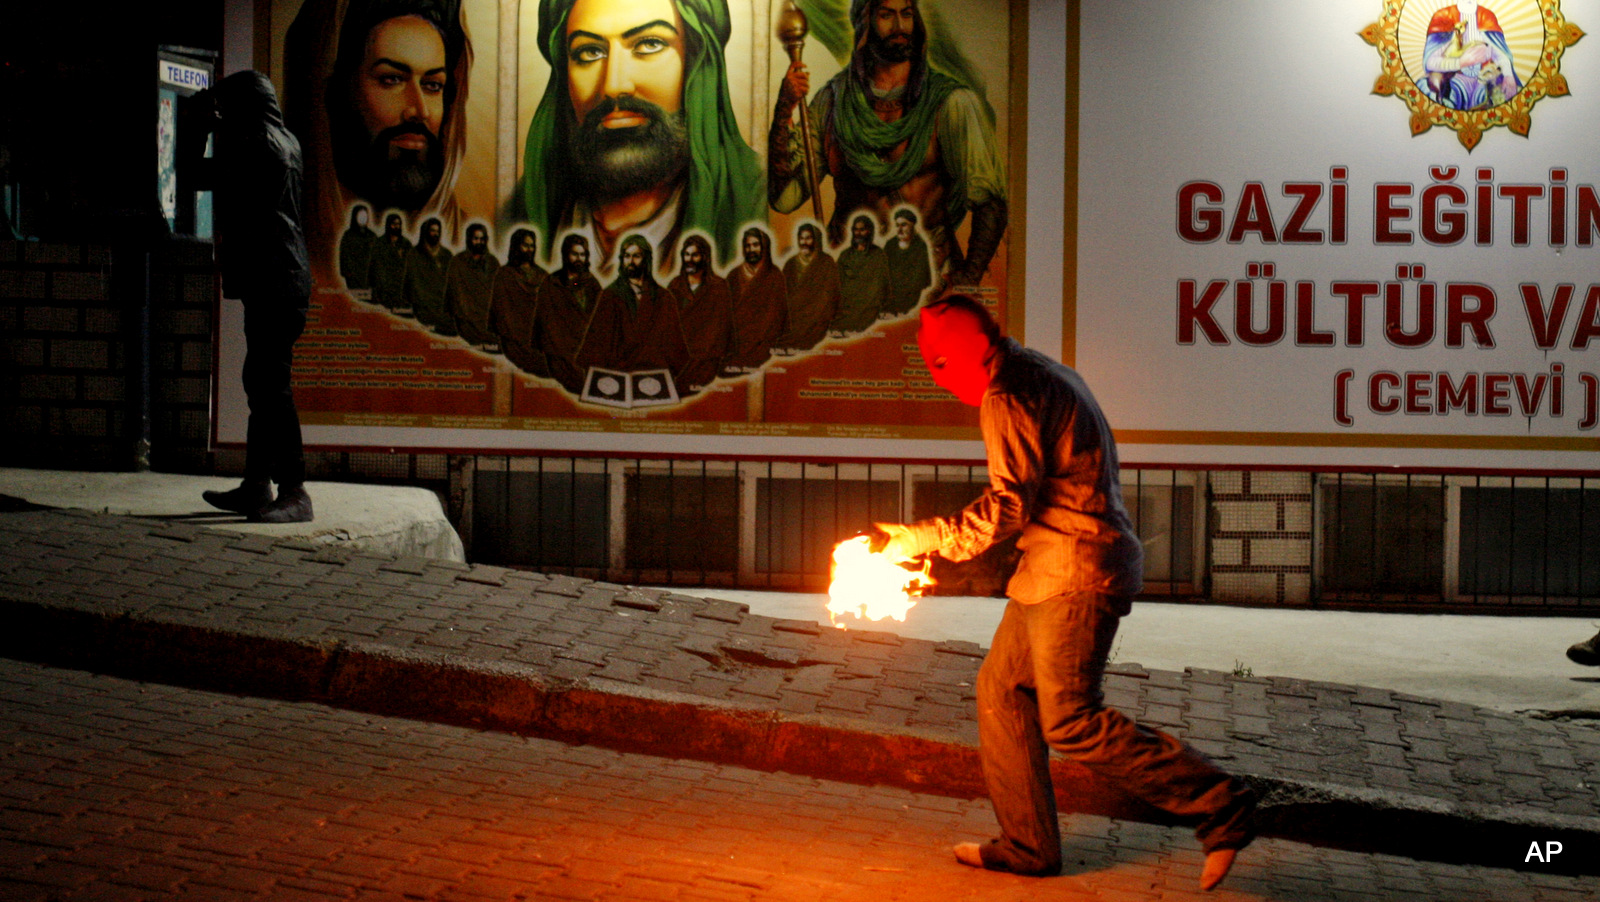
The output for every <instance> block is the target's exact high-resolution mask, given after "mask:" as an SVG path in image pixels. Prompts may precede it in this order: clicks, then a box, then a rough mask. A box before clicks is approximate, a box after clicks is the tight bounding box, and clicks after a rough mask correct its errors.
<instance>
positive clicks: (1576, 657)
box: [1567, 633, 1600, 667]
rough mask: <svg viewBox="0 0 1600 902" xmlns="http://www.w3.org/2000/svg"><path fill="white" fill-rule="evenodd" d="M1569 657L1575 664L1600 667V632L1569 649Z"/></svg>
mask: <svg viewBox="0 0 1600 902" xmlns="http://www.w3.org/2000/svg"><path fill="white" fill-rule="evenodd" d="M1567 657H1569V658H1571V659H1572V661H1573V663H1575V664H1582V665H1583V666H1585V667H1600V633H1595V634H1594V636H1593V637H1592V638H1590V639H1588V640H1586V641H1584V642H1579V643H1578V644H1577V645H1574V646H1572V647H1571V648H1569V649H1567Z"/></svg>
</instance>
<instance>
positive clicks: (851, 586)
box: [828, 536, 933, 629]
mask: <svg viewBox="0 0 1600 902" xmlns="http://www.w3.org/2000/svg"><path fill="white" fill-rule="evenodd" d="M908 563H913V561H912V559H911V558H908V557H900V558H895V557H890V556H889V555H887V554H884V553H882V552H874V551H873V550H872V540H871V538H870V537H868V536H856V537H855V538H853V539H846V540H844V541H843V542H840V543H839V544H838V545H835V546H834V548H833V582H831V583H829V584H828V620H829V621H830V622H832V623H833V625H834V626H836V627H838V628H840V629H844V624H842V623H840V622H839V618H840V617H841V616H843V615H845V614H854V615H856V616H857V617H860V618H862V619H865V620H882V619H883V618H885V617H893V618H894V619H896V620H899V621H901V622H902V623H903V622H905V619H906V612H907V611H910V610H911V608H912V606H914V605H915V604H916V601H915V600H914V599H915V597H916V596H918V595H921V594H922V593H923V590H924V589H926V588H927V587H928V586H931V585H933V576H932V575H931V571H932V566H933V562H932V560H929V559H924V560H923V562H922V564H921V569H919V570H912V569H908V568H907V567H906V566H904V565H906V564H908Z"/></svg>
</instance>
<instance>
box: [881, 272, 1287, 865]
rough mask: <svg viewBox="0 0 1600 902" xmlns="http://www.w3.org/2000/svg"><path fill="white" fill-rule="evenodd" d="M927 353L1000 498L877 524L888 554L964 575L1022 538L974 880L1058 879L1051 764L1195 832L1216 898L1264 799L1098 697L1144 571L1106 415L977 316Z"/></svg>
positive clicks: (987, 666)
mask: <svg viewBox="0 0 1600 902" xmlns="http://www.w3.org/2000/svg"><path fill="white" fill-rule="evenodd" d="M920 315H921V319H922V322H921V327H920V328H919V329H918V331H917V345H918V347H919V349H920V350H921V352H922V359H923V361H924V362H925V363H926V364H927V366H928V371H929V372H930V373H931V374H932V376H933V380H934V381H935V382H937V383H938V384H939V385H940V386H942V387H944V388H946V389H948V390H950V391H951V392H953V393H954V394H955V395H956V397H957V398H960V399H961V401H962V402H963V403H966V404H970V405H972V406H974V407H977V408H979V410H980V413H979V425H980V427H981V428H982V430H983V444H984V448H985V450H986V452H987V455H988V465H989V488H988V489H987V490H985V491H984V493H983V494H982V495H981V496H979V497H978V499H977V500H975V501H973V502H972V503H971V504H969V505H967V507H966V508H964V509H962V510H960V511H958V512H956V513H954V514H951V515H949V516H945V517H934V518H932V519H928V520H922V521H919V522H917V523H912V524H909V525H900V524H890V523H880V524H877V528H878V530H879V532H880V536H879V544H881V545H884V546H885V547H887V549H888V550H889V551H890V552H891V553H894V552H898V553H901V554H905V555H908V556H913V557H914V556H918V555H922V554H926V553H928V552H933V551H937V552H939V553H940V554H942V555H943V556H944V557H946V558H949V559H951V560H957V561H960V560H967V559H969V558H972V557H973V556H975V555H977V554H980V553H981V552H983V551H984V550H985V549H987V548H988V547H989V546H991V545H993V544H994V543H996V542H999V541H1002V540H1004V539H1006V538H1009V537H1010V536H1012V535H1016V534H1017V533H1021V538H1020V539H1019V540H1018V542H1017V547H1018V548H1019V549H1020V550H1021V551H1022V559H1021V562H1020V563H1019V564H1018V566H1017V572H1016V574H1015V575H1014V576H1013V577H1012V578H1011V582H1010V583H1009V584H1008V585H1007V587H1006V594H1007V595H1009V596H1010V599H1011V600H1010V603H1009V604H1007V606H1006V610H1005V615H1004V616H1003V617H1002V619H1001V621H1000V626H999V627H998V628H997V629H996V630H995V634H994V640H993V642H992V643H991V647H990V649H989V654H988V657H987V658H986V659H985V660H984V662H983V667H982V668H981V669H980V670H979V672H978V687H977V690H978V734H979V740H980V750H979V753H980V757H981V758H982V761H983V773H984V780H985V783H986V784H987V786H988V790H989V798H990V801H991V802H992V803H993V805H994V810H995V817H996V819H997V820H998V821H999V822H1000V834H1001V835H1000V837H999V838H998V839H993V840H990V841H989V842H988V843H986V844H983V845H979V844H977V843H962V844H961V845H958V846H956V847H955V855H956V858H957V859H958V860H960V861H961V863H963V864H967V865H971V866H973V867H981V868H988V869H990V870H996V871H1010V872H1013V873H1017V874H1029V875H1035V876H1047V875H1054V874H1058V873H1060V872H1061V825H1060V822H1059V821H1058V820H1057V815H1056V805H1055V793H1054V790H1053V789H1052V787H1051V783H1050V769H1049V750H1050V749H1052V748H1054V749H1055V750H1056V751H1058V752H1060V753H1061V754H1063V755H1065V756H1067V757H1069V758H1071V759H1073V760H1074V761H1077V762H1078V763H1080V764H1082V765H1083V766H1084V767H1086V768H1088V769H1089V770H1090V771H1091V772H1092V773H1094V774H1095V775H1096V776H1098V777H1100V778H1102V779H1104V780H1106V781H1107V782H1109V783H1112V784H1114V785H1116V786H1118V787H1120V788H1122V789H1123V790H1125V791H1127V792H1129V793H1130V794H1132V795H1134V796H1136V797H1138V798H1140V799H1143V800H1144V801H1146V802H1149V803H1150V804H1152V805H1155V806H1156V807H1158V808H1161V809H1162V810H1165V811H1168V812H1170V813H1172V814H1174V815H1178V816H1179V817H1182V818H1185V819H1187V820H1190V821H1193V822H1195V823H1196V824H1197V827H1196V831H1195V832H1196V835H1197V836H1198V837H1199V839H1200V842H1201V844H1202V845H1203V846H1204V848H1205V850H1206V862H1205V868H1204V870H1203V871H1202V873H1201V877H1200V885H1201V888H1202V889H1208V890H1209V889H1211V888H1212V887H1215V886H1216V885H1217V884H1218V883H1220V882H1221V881H1222V878H1223V877H1225V876H1226V875H1227V873H1228V869H1229V868H1230V867H1231V866H1232V865H1233V859H1234V855H1235V853H1236V852H1237V851H1238V850H1239V849H1241V848H1243V847H1244V846H1245V845H1246V844H1248V843H1249V842H1250V840H1251V839H1252V838H1253V830H1252V827H1251V816H1252V812H1253V811H1254V809H1255V795H1254V793H1253V792H1252V791H1251V790H1250V789H1249V787H1247V786H1246V785H1245V784H1244V783H1242V782H1241V781H1239V780H1238V779H1236V778H1233V777H1230V776H1229V775H1228V774H1226V773H1224V772H1223V771H1221V770H1219V769H1218V768H1217V767H1216V766H1215V765H1214V764H1212V763H1211V762H1210V761H1209V760H1207V759H1206V758H1205V756H1203V755H1202V754H1200V753H1199V752H1198V751H1196V750H1194V749H1193V748H1190V747H1189V746H1187V745H1185V744H1184V743H1182V742H1180V741H1178V740H1177V739H1174V738H1173V737H1171V736H1168V735H1166V734H1165V733H1161V732H1158V731H1156V730H1152V729H1149V728H1147V727H1141V726H1139V725H1138V724H1136V723H1135V722H1134V721H1133V720H1131V719H1129V718H1128V717H1127V716H1125V715H1123V714H1122V713H1121V712H1119V711H1116V710H1115V709H1112V708H1107V707H1105V705H1104V703H1103V696H1102V693H1101V689H1100V683H1101V678H1102V676H1103V675H1104V672H1105V666H1106V661H1107V659H1108V658H1109V656H1110V652H1111V646H1112V640H1113V639H1114V638H1115V637H1116V633H1117V624H1118V621H1119V620H1120V619H1121V618H1122V617H1123V616H1124V615H1126V614H1127V613H1128V611H1129V609H1130V607H1131V603H1132V600H1133V596H1134V595H1135V594H1136V593H1137V592H1138V591H1139V589H1140V588H1141V586H1142V572H1143V562H1144V554H1143V551H1142V549H1141V547H1140V544H1139V539H1138V537H1137V536H1136V535H1135V534H1134V530H1133V524H1132V522H1131V521H1130V520H1129V518H1128V513H1127V510H1126V508H1124V507H1123V504H1122V491H1121V489H1120V488H1119V486H1118V477H1117V449H1116V443H1115V442H1114V441H1113V440H1112V436H1111V427H1110V426H1109V425H1107V423H1106V419H1105V416H1104V415H1103V414H1102V413H1101V412H1100V406H1099V405H1098V404H1097V403H1096V402H1095V399H1094V396H1093V395H1092V394H1090V392H1089V387H1088V385H1086V384H1085V383H1084V381H1083V378H1082V377H1081V376H1079V375H1078V374H1077V373H1076V372H1074V371H1073V370H1071V369H1069V368H1068V367H1065V366H1062V365H1061V364H1059V363H1057V362H1055V361H1053V360H1051V359H1049V358H1048V357H1046V356H1044V355H1043V354H1040V353H1039V352H1037V351H1033V350H1029V349H1027V348H1024V347H1022V346H1021V345H1019V344H1017V343H1016V342H1015V341H1013V340H1011V339H1009V338H1004V337H1002V336H1001V334H1000V327H999V326H998V325H997V324H996V323H995V321H994V319H993V318H992V317H991V316H990V315H989V312H988V311H987V310H986V309H985V308H984V307H983V306H982V305H981V304H979V303H978V302H977V301H974V300H973V299H971V298H969V297H965V296H962V295H952V296H950V297H947V298H944V299H942V300H940V301H938V302H936V303H934V304H931V305H929V306H927V307H925V308H923V309H922V311H921V314H920Z"/></svg>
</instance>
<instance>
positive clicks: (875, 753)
mask: <svg viewBox="0 0 1600 902" xmlns="http://www.w3.org/2000/svg"><path fill="white" fill-rule="evenodd" d="M8 594H9V597H6V598H0V655H4V656H7V657H12V658H17V659H22V660H29V661H34V662H37V663H41V664H48V665H54V666H64V667H72V668H77V669H84V670H91V671H95V672H100V673H108V674H113V675H116V676H121V677H127V678H132V679H140V680H148V681H154V682H163V683H171V684H175V685H183V686H189V687H193V688H198V689H207V690H220V691H225V692H232V693H237V694H242V695H258V696H267V697H273V698H280V699H285V700H291V701H314V702H321V703H324V704H328V705H332V706H335V707H340V708H346V709H351V710H358V711H364V712H369V713H373V714H383V715H389V716H401V717H409V718H414V719H419V720H429V721H436V722H442V723H450V724H456V725H463V726H471V727H477V728H480V729H491V730H499V731H506V732H514V733H519V734H525V735H537V736H541V737H547V738H553V739H558V740H563V741H567V742H574V743H587V744H593V745H599V746H606V747H610V748H616V749H619V750H623V751H635V752H645V753H651V754H657V755H664V756H670V757H683V758H696V759H701V760H709V761H717V762H721V763H728V764H736V765H740V766H744V767H751V768H756V769H760V770H769V771H773V770H781V771H787V772H793V773H800V774H807V775H811V776H817V777H824V778H828V779H833V780H842V781H848V782H853V783H863V784H887V785H893V786H899V787H904V788H907V789H911V790H915V791H917V792H924V793H933V794H940V795H948V796H955V797H961V798H976V797H979V796H982V795H983V783H982V778H981V772H980V768H979V764H978V756H977V747H976V745H975V744H973V743H972V742H970V741H969V740H966V739H963V738H962V737H959V736H955V735H952V734H950V733H944V732H939V731H933V730H918V729H914V728H910V727H905V726H893V727H891V726H885V725H882V724H877V723H873V722H871V721H868V720H865V719H851V718H843V717H836V716H823V715H801V714H784V713H780V712H776V711H773V710H769V709H767V708H763V707H761V706H758V705H749V704H741V703H737V702H726V701H715V700H711V699H707V698H705V697H701V696H690V695H686V694H679V693H673V692H666V691H657V690H652V689H647V688H643V687H639V686H634V685H630V684H626V683H620V682H615V681H611V680H606V679H601V678H591V679H587V680H581V681H566V680H559V679H554V678H551V677H549V676H548V675H546V674H543V673H540V672H538V671H537V670H535V669H532V668H529V667H525V666H520V665H511V664H499V663H493V662H486V661H482V660H476V659H472V658H470V657H466V656H462V655H455V654H449V653H422V652H416V651H407V650H402V649H398V648H395V647H392V646H388V645H384V644H382V643H377V642H371V643H350V642H332V643H328V642H313V641H308V640H305V639H303V638H297V637H294V636H291V635H287V634H284V635H274V634H272V633H271V632H269V631H259V632H253V633H252V632H244V631H241V630H239V629H237V628H233V629H224V628H222V627H221V626H220V625H218V624H211V623H206V622H204V620H203V618H197V619H196V621H195V622H190V623H178V622H173V621H170V620H156V619H150V618H145V617H139V616H134V615H129V614H108V613H104V612H98V611H92V610H86V609H85V608H84V607H83V606H82V605H80V604H77V603H75V602H74V601H73V600H72V599H69V598H61V597H54V596H51V595H49V594H48V593H34V592H15V591H13V592H10V593H8ZM1052 772H1053V774H1054V776H1055V783H1056V787H1057V794H1058V799H1059V803H1060V805H1061V808H1062V810H1063V811H1079V812H1085V813H1091V814H1098V815H1105V816H1110V817H1118V818H1124V819H1132V820H1140V821H1146V822H1154V823H1167V824H1170V823H1173V821H1172V820H1171V819H1170V818H1169V817H1168V816H1166V815H1165V814H1163V813H1162V812H1159V811H1157V810H1155V809H1153V808H1150V807H1149V806H1147V805H1144V804H1143V803H1141V802H1138V801H1136V800H1134V799H1131V798H1129V797H1128V796H1126V795H1124V794H1122V793H1121V792H1119V791H1117V790H1115V789H1114V788H1112V787H1109V786H1107V785H1105V784H1103V783H1101V782H1100V781H1098V780H1096V779H1094V778H1092V777H1090V776H1089V775H1088V773H1087V772H1086V771H1084V770H1083V769H1082V768H1081V767H1079V766H1077V765H1075V764H1073V763H1071V762H1068V761H1065V760H1060V759H1057V760H1054V761H1053V762H1052ZM1245 778H1246V779H1247V780H1249V781H1250V782H1251V783H1252V784H1253V785H1254V786H1255V787H1256V788H1257V789H1258V791H1259V792H1260V793H1261V795H1262V808H1261V811H1260V827H1261V832H1262V833H1263V834H1266V835H1272V836H1278V837H1283V838H1287V839H1293V840H1298V841H1303V842H1307V843H1312V844H1316V845H1326V846H1334V847H1339V848H1345V849H1351V850H1356V851H1365V852H1381V853H1386V854H1392V855H1400V856H1404V857H1408V858H1417V859H1428V860H1436V861H1444V862H1451V863H1470V864H1480V865H1492V866H1497V867H1506V868H1515V869H1526V870H1537V871H1540V872H1545V873H1562V874H1577V875H1589V876H1595V875H1600V855H1587V854H1582V853H1581V852H1580V850H1592V849H1595V848H1600V817H1576V816H1565V815H1558V814H1552V813H1549V812H1543V811H1538V810H1530V809H1523V808H1512V807H1502V806H1478V805H1467V804H1458V803H1451V802H1447V801H1443V800H1439V799H1434V798H1429V797H1423V796H1416V795H1412V794H1407V793H1400V792H1394V791H1388V790H1376V789H1357V788H1352V787H1348V786H1334V785H1329V784H1324V783H1315V782H1307V781H1296V780H1291V779H1282V778H1278V777H1274V776H1271V775H1250V774H1246V775H1245ZM1547 842H1560V843H1562V844H1563V847H1564V848H1565V849H1566V850H1568V852H1569V853H1570V854H1567V855H1564V856H1561V859H1560V860H1559V861H1551V862H1549V863H1546V862H1543V861H1537V862H1535V861H1530V860H1529V859H1528V856H1527V852H1528V850H1529V848H1530V844H1531V843H1540V844H1543V843H1547ZM1485 850H1494V851H1495V852H1496V853H1499V852H1502V851H1503V853H1504V855H1503V857H1500V856H1499V855H1498V854H1497V855H1496V857H1495V858H1494V859H1493V860H1486V859H1485Z"/></svg>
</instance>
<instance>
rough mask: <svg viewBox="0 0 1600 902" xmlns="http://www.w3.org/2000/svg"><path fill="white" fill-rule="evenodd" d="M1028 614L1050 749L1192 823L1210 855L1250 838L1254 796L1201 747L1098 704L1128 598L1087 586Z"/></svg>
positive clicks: (1240, 845)
mask: <svg viewBox="0 0 1600 902" xmlns="http://www.w3.org/2000/svg"><path fill="white" fill-rule="evenodd" d="M1030 608H1031V610H1029V611H1028V612H1027V619H1028V625H1029V638H1030V644H1031V648H1032V652H1033V672H1034V680H1035V685H1036V686H1037V690H1038V695H1039V712H1040V721H1041V723H1042V725H1043V728H1044V736H1045V739H1046V741H1047V742H1048V743H1049V745H1050V747H1051V748H1054V749H1055V750H1057V751H1059V752H1061V753H1062V754H1064V755H1067V756H1068V757H1071V758H1072V759H1073V760H1075V761H1077V762H1079V763H1080V764H1083V765H1084V766H1085V767H1087V768H1089V770H1090V771H1092V772H1093V773H1094V774H1095V775H1096V776H1098V777H1100V778H1102V779H1104V780H1106V781H1108V782H1110V783H1112V784H1114V785H1116V786H1118V787H1120V788H1121V789H1123V790H1124V791H1126V792H1128V793H1129V794H1131V795H1133V796H1135V797H1137V798H1140V799H1143V800H1144V801H1146V802H1149V803H1150V804H1152V805H1154V806H1156V807H1157V808H1160V809H1162V810H1164V811H1167V812H1170V813H1172V814H1175V815H1178V816H1180V817H1185V818H1190V819H1193V820H1195V821H1197V822H1198V826H1197V828H1196V831H1195V832H1196V836H1198V837H1199V839H1200V842H1201V845H1202V846H1203V847H1204V848H1205V850H1206V851H1207V852H1208V853H1209V852H1212V851H1215V850H1218V849H1239V848H1243V847H1244V846H1245V845H1246V844H1248V843H1249V842H1250V840H1251V839H1252V838H1253V833H1252V831H1251V826H1250V814H1251V812H1252V811H1253V810H1254V807H1255V797H1254V794H1253V793H1252V792H1251V791H1250V789H1249V788H1248V787H1247V786H1245V785H1244V784H1243V783H1242V782H1241V781H1239V780H1237V779H1234V778H1233V777H1230V776H1229V775H1228V774H1227V773H1225V772H1223V771H1222V770H1220V769H1218V768H1217V767H1216V766H1215V765H1214V764H1212V763H1211V762H1210V760H1208V759H1207V758H1206V757H1205V756H1204V755H1202V754H1200V753H1199V752H1198V751H1196V750H1195V749H1193V748H1192V747H1190V746H1188V745H1186V744H1184V743H1182V742H1179V741H1178V740H1177V739H1175V738H1173V737H1172V736H1169V735H1167V734H1166V733H1163V732H1160V731H1159V730H1153V729H1150V728H1148V727H1143V726H1140V725H1139V724H1137V723H1135V722H1134V721H1133V720H1132V719H1131V718H1129V717H1128V716H1127V715H1125V714H1123V713H1122V712H1120V711H1117V710H1115V709H1113V708H1107V707H1105V706H1104V704H1103V699H1104V696H1103V695H1102V693H1101V680H1102V678H1103V677H1104V675H1105V666H1106V661H1107V659H1108V657H1109V655H1110V652H1111V645H1112V642H1113V640H1114V639H1115V638H1116V634H1117V626H1118V623H1119V621H1120V619H1121V617H1122V614H1123V613H1125V612H1126V610H1127V605H1126V600H1125V599H1121V598H1118V597H1116V596H1107V595H1097V594H1084V595H1077V596H1067V597H1063V598H1056V599H1050V600H1048V601H1045V602H1041V603H1040V604H1038V605H1032V606H1030Z"/></svg>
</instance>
